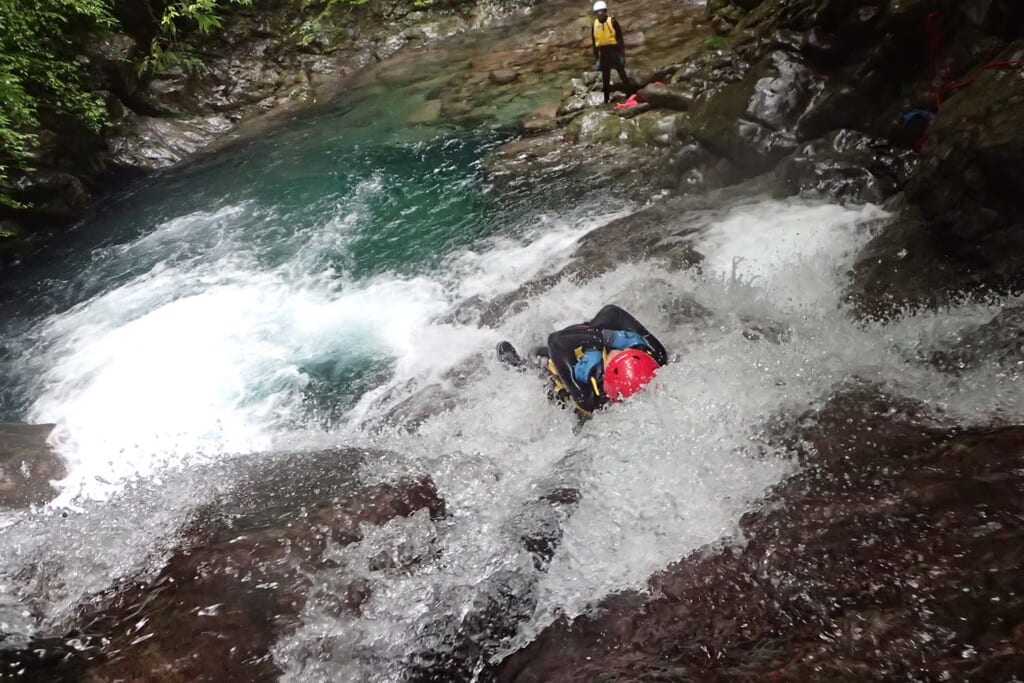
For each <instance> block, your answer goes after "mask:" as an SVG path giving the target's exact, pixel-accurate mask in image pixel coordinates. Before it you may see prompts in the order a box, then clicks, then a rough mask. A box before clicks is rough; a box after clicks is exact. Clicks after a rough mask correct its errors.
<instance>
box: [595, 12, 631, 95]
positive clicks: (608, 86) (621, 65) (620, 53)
mask: <svg viewBox="0 0 1024 683" xmlns="http://www.w3.org/2000/svg"><path fill="white" fill-rule="evenodd" d="M606 21H610V22H612V28H613V29H615V39H616V40H617V41H618V45H604V46H601V47H598V46H597V39H596V38H595V37H594V36H593V35H591V43H592V45H593V48H594V59H596V60H597V61H598V62H599V63H600V65H601V82H602V85H603V86H604V101H605V102H608V101H609V100H611V96H612V69H615V70H616V71H617V72H618V74H619V78H621V79H622V84H623V85H624V86H626V87H627V88H628V87H630V82H629V76H627V75H626V44H625V42H623V40H624V39H623V37H622V27H621V26H619V20H618V19H616V18H615V17H608V19H606ZM591 34H593V31H591Z"/></svg>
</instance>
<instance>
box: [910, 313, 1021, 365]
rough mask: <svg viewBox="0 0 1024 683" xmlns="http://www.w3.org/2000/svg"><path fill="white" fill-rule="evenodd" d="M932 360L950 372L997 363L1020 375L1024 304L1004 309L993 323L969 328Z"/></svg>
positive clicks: (932, 357)
mask: <svg viewBox="0 0 1024 683" xmlns="http://www.w3.org/2000/svg"><path fill="white" fill-rule="evenodd" d="M930 360H931V362H932V364H934V365H935V366H936V367H938V368H939V369H941V370H943V371H946V372H960V371H966V370H973V369H975V368H978V367H981V366H982V365H986V364H993V365H997V366H1000V367H1002V368H1005V369H1006V370H1007V371H1009V372H1011V373H1013V374H1019V373H1020V372H1022V371H1024V306H1021V305H1018V306H1011V307H1010V308H1006V309H1004V310H1002V311H1000V312H999V313H998V314H997V315H996V316H995V317H994V318H993V319H992V320H990V321H989V322H987V323H985V324H984V325H979V326H978V327H975V328H973V329H969V330H967V331H966V332H964V333H962V334H961V335H960V336H959V338H958V339H957V340H956V342H954V343H951V344H948V345H946V346H945V348H943V349H940V350H938V351H935V352H934V353H933V354H931V358H930Z"/></svg>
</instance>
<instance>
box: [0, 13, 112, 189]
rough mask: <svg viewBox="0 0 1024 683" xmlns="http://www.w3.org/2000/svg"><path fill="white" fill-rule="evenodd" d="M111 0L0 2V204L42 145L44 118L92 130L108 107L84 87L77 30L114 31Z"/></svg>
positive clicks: (98, 127)
mask: <svg viewBox="0 0 1024 683" xmlns="http://www.w3.org/2000/svg"><path fill="white" fill-rule="evenodd" d="M113 23H114V20H113V18H112V17H111V15H110V7H109V5H108V0H0V204H5V205H8V206H10V205H13V201H12V200H11V199H10V198H9V197H8V196H7V193H5V192H4V191H3V188H4V187H5V185H6V184H7V182H8V168H9V167H11V166H16V167H24V166H25V165H26V164H27V162H28V157H29V155H30V154H31V152H32V150H33V149H34V147H35V145H36V144H37V142H38V132H37V131H38V126H39V117H40V116H41V115H44V114H60V115H66V116H71V117H74V118H76V119H78V120H80V121H82V122H83V123H85V124H86V126H88V127H89V128H90V129H91V130H94V131H98V130H99V129H100V128H101V127H102V125H103V122H104V108H103V103H102V102H100V101H99V100H97V99H96V98H95V97H93V96H92V95H90V94H89V93H88V92H86V91H85V90H84V89H83V87H82V82H81V76H82V66H81V65H80V64H79V63H78V62H77V61H76V60H75V49H74V47H75V46H74V43H73V36H74V35H75V32H74V31H73V30H72V28H79V27H83V26H84V27H86V28H88V29H94V28H98V27H108V26H112V25H113Z"/></svg>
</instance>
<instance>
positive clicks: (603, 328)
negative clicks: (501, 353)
mask: <svg viewBox="0 0 1024 683" xmlns="http://www.w3.org/2000/svg"><path fill="white" fill-rule="evenodd" d="M623 333H625V334H623ZM624 348H638V349H643V350H644V351H646V352H648V353H650V354H651V356H652V357H653V358H654V360H656V361H657V362H658V365H665V364H666V363H668V352H666V351H665V347H664V346H662V344H661V342H660V341H658V339H657V337H655V336H654V335H653V334H651V333H650V332H649V331H648V329H647V328H646V327H644V326H643V325H642V324H640V322H639V321H638V320H637V319H636V318H634V317H633V316H631V315H630V314H629V313H627V312H626V311H624V310H622V309H621V308H619V307H618V306H615V305H614V304H609V305H608V306H605V307H604V308H602V309H601V310H600V311H599V312H598V314H597V315H595V316H594V318H593V319H592V320H590V321H589V322H585V323H580V324H578V325H570V326H569V327H566V328H565V329H563V330H558V331H557V332H552V333H551V334H550V335H549V336H548V345H547V349H543V348H542V349H537V350H535V351H534V352H533V353H534V354H538V352H539V353H540V355H547V356H548V358H549V362H548V366H549V367H548V371H549V372H551V374H552V377H551V380H552V384H553V387H552V390H551V396H552V398H554V399H556V400H558V401H560V402H562V403H568V402H569V401H571V402H572V403H573V404H574V405H575V407H576V409H577V410H578V411H579V412H580V413H581V415H584V416H585V415H589V414H590V413H592V412H593V411H594V410H597V409H598V408H600V407H602V406H603V405H605V404H606V403H607V402H608V397H607V396H605V395H604V389H603V377H604V363H603V360H602V362H597V363H596V364H593V365H591V366H589V371H588V372H586V377H585V379H583V378H581V377H579V376H578V375H579V374H581V373H582V372H583V371H584V370H586V369H587V367H588V366H587V352H588V351H596V352H598V353H599V354H600V356H599V357H601V358H603V355H604V354H605V353H606V352H607V351H609V350H614V349H624ZM581 361H582V365H581ZM578 365H580V367H579V368H577V366H578Z"/></svg>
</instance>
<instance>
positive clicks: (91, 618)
mask: <svg viewBox="0 0 1024 683" xmlns="http://www.w3.org/2000/svg"><path fill="white" fill-rule="evenodd" d="M364 456H365V454H364V453H362V452H356V451H327V452H321V453H314V454H308V455H301V456H294V457H289V458H287V459H284V460H280V461H278V462H274V463H272V464H270V465H269V466H263V467H258V468H256V469H255V470H252V471H251V472H250V473H249V474H248V475H244V476H243V477H242V478H241V480H240V481H239V482H238V484H239V485H238V487H237V489H236V491H235V492H234V493H232V494H229V495H228V496H227V497H226V498H225V500H223V501H221V502H219V503H215V504H211V505H209V506H207V507H206V508H204V509H202V510H201V511H200V512H199V513H198V514H197V515H196V517H195V519H194V520H192V522H191V523H190V524H189V525H188V526H187V527H186V528H185V529H184V530H183V531H182V537H183V539H184V540H183V541H182V543H181V544H180V545H179V546H178V547H177V548H176V550H174V552H173V553H172V554H171V555H170V557H169V558H168V559H167V562H166V564H165V565H164V566H163V568H162V569H161V570H160V571H159V572H158V573H156V574H155V575H154V576H148V577H137V578H135V579H132V580H129V581H126V582H124V583H123V584H121V585H118V586H115V587H113V588H111V589H110V590H109V591H107V592H106V593H104V594H103V595H99V596H95V597H94V598H93V599H92V600H91V601H90V603H89V604H88V605H86V606H84V607H83V608H82V613H81V615H80V617H79V618H78V620H77V626H76V628H75V630H74V631H73V632H71V633H69V634H66V635H64V636H63V637H53V638H49V639H40V640H39V641H37V642H35V643H33V644H32V646H31V647H29V648H27V649H26V650H24V651H22V652H20V653H10V652H8V653H5V654H4V655H3V656H2V657H0V664H2V665H3V667H4V668H3V673H10V672H14V671H18V670H24V671H25V672H26V675H31V676H34V679H35V680H88V681H94V682H99V681H125V680H146V681H175V682H177V681H211V682H212V681H271V680H277V678H278V676H279V675H280V674H281V672H280V671H279V670H278V669H277V667H276V665H275V664H274V662H273V660H272V658H271V654H270V647H271V646H272V645H273V643H275V642H276V641H277V640H278V638H280V637H281V636H282V635H285V634H287V633H289V632H291V631H292V630H293V629H294V628H295V627H296V626H297V625H298V620H299V615H300V613H301V611H302V608H303V606H304V604H305V601H306V598H307V594H308V591H309V589H310V586H311V585H312V581H313V579H312V576H313V574H314V573H315V572H316V571H317V570H318V569H321V568H323V567H324V566H325V564H324V563H325V562H330V560H325V559H324V553H325V550H326V549H327V548H328V547H332V548H334V549H338V548H341V547H344V546H346V545H348V544H351V543H356V542H358V541H360V540H361V539H362V531H361V525H378V526H379V525H383V524H385V523H386V522H388V521H389V520H391V519H393V518H396V517H407V516H410V515H412V514H413V513H415V512H417V511H418V510H427V511H428V512H429V514H430V516H431V517H433V518H439V517H440V516H442V515H443V514H444V503H443V501H442V500H441V499H440V498H439V497H438V495H437V492H436V490H435V488H434V485H433V483H432V482H431V481H430V480H429V479H426V478H420V479H409V480H402V481H398V482H392V483H382V484H376V485H368V484H364V483H361V482H359V481H358V480H357V478H356V477H355V475H354V474H353V473H352V471H353V468H354V466H357V464H358V460H359V459H360V458H362V457H364ZM369 590H370V588H369V586H366V585H365V584H363V583H360V582H359V581H353V584H352V585H351V586H350V587H349V590H348V591H347V593H346V594H343V595H340V596H339V598H338V610H339V611H340V612H344V611H349V612H357V611H358V609H359V605H360V604H361V603H362V601H363V600H365V599H366V597H367V596H368V595H369Z"/></svg>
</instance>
